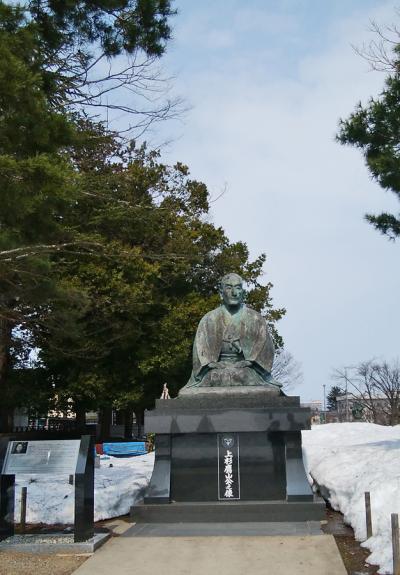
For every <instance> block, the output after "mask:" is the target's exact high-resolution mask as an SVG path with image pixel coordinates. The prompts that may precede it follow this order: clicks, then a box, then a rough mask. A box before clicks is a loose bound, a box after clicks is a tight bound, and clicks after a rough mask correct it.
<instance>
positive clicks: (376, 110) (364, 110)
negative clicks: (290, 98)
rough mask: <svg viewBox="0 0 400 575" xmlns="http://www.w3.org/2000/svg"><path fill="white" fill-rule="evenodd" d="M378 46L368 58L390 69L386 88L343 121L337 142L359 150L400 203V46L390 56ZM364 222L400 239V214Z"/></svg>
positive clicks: (382, 216) (382, 183) (369, 52)
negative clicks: (377, 50)
mask: <svg viewBox="0 0 400 575" xmlns="http://www.w3.org/2000/svg"><path fill="white" fill-rule="evenodd" d="M377 31H378V33H379V30H377ZM381 39H382V35H381ZM377 46H379V44H374V43H373V44H372V47H371V49H370V51H368V53H367V54H366V57H367V59H368V60H369V61H371V62H372V63H373V64H374V62H375V63H379V64H384V66H385V69H386V70H387V69H389V75H388V76H387V78H386V80H385V83H384V88H383V90H382V92H381V94H380V95H379V96H378V97H377V98H371V99H370V100H369V102H368V104H367V105H365V106H362V105H361V103H360V104H358V106H357V107H356V110H355V111H354V112H353V113H352V114H351V115H350V116H349V118H348V119H346V120H341V121H340V127H339V132H338V135H337V139H338V141H339V142H340V143H341V144H348V145H351V146H355V147H357V148H359V149H360V150H361V152H362V154H363V156H364V159H365V163H366V165H367V168H368V170H369V172H370V174H371V176H372V177H373V179H374V180H376V181H377V182H378V184H379V185H380V186H381V187H382V188H383V189H384V190H388V191H390V192H392V193H394V194H395V196H396V197H397V199H398V200H400V153H399V132H400V43H398V37H397V42H394V43H393V49H392V54H391V55H389V54H388V53H387V52H386V50H385V48H384V47H379V53H378V54H377V53H376V47H377ZM365 218H366V220H367V221H368V222H369V223H370V224H372V225H373V226H374V227H375V229H377V230H379V231H380V232H381V233H382V234H385V235H386V236H388V237H389V238H390V239H392V240H394V239H396V238H397V237H398V236H399V235H400V214H392V213H386V212H384V213H381V214H378V215H372V214H367V215H366V216H365Z"/></svg>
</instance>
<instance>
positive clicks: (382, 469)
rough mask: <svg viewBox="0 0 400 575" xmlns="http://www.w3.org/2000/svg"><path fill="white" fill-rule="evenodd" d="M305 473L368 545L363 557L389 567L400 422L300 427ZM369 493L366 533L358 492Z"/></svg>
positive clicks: (399, 481)
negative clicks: (392, 424)
mask: <svg viewBox="0 0 400 575" xmlns="http://www.w3.org/2000/svg"><path fill="white" fill-rule="evenodd" d="M302 437H303V457H304V465H305V468H306V471H307V472H308V474H309V475H310V476H311V478H313V479H314V480H315V481H316V482H317V483H318V484H319V485H323V486H325V487H326V488H327V489H328V490H329V492H330V499H329V501H330V503H331V505H332V507H333V508H334V509H336V510H338V511H341V513H343V515H344V520H345V522H346V523H348V524H350V525H351V526H352V527H353V529H354V532H355V536H356V538H357V540H359V541H363V543H362V545H363V547H366V548H367V549H369V550H370V551H371V555H370V556H369V557H368V562H369V563H371V564H376V565H379V573H381V574H390V573H392V569H393V567H392V542H391V522H390V515H391V513H398V514H399V515H400V425H397V426H395V427H386V426H382V425H375V424H373V423H361V422H360V423H328V424H326V425H319V426H315V427H314V428H313V429H312V430H311V431H303V432H302ZM365 491H369V492H370V493H371V510H372V532H373V536H372V537H370V538H369V539H367V540H365V539H366V536H367V535H366V524H365V504H364V492H365Z"/></svg>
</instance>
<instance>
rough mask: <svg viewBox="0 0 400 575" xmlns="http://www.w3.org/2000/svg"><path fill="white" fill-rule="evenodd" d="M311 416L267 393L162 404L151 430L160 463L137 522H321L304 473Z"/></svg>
mask: <svg viewBox="0 0 400 575" xmlns="http://www.w3.org/2000/svg"><path fill="white" fill-rule="evenodd" d="M309 421H310V410H309V409H308V408H302V407H300V403H299V398H298V397H286V396H280V395H274V394H271V393H270V392H268V391H267V390H265V392H264V390H262V389H261V390H260V389H259V388H258V389H255V390H254V393H253V391H252V390H247V391H246V393H243V390H240V392H239V391H238V392H237V393H235V392H233V393H230V394H229V395H226V394H221V393H212V392H211V393H210V392H209V393H201V392H200V390H199V391H198V392H197V393H196V394H193V396H190V395H185V396H182V397H180V398H177V399H170V400H157V402H156V409H155V410H153V411H150V412H147V413H146V417H145V431H146V432H153V433H155V434H156V440H155V450H156V451H155V455H156V457H155V465H154V471H153V475H152V478H151V481H150V484H149V487H148V489H147V492H146V494H145V498H144V504H143V505H139V506H136V507H134V508H133V509H132V516H133V518H134V520H135V521H137V522H147V523H150V522H156V523H157V522H159V523H162V522H172V523H173V522H176V521H178V522H181V521H187V522H201V521H219V522H220V521H227V522H229V521H233V522H235V521H310V520H318V519H322V517H323V511H324V505H323V504H322V503H321V502H320V501H316V500H315V498H314V495H313V493H312V491H311V488H310V486H309V483H308V481H307V478H306V474H305V471H304V466H303V460H302V451H301V430H302V429H309V427H310V424H309Z"/></svg>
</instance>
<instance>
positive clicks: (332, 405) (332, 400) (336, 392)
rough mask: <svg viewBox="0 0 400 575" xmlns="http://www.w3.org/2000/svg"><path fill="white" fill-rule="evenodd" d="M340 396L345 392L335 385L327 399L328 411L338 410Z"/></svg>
mask: <svg viewBox="0 0 400 575" xmlns="http://www.w3.org/2000/svg"><path fill="white" fill-rule="evenodd" d="M340 395H344V391H343V389H342V388H341V387H339V386H338V385H333V386H332V387H331V389H330V391H329V393H328V395H327V397H326V399H327V408H328V411H335V410H336V409H337V401H336V398H337V397H339V396H340Z"/></svg>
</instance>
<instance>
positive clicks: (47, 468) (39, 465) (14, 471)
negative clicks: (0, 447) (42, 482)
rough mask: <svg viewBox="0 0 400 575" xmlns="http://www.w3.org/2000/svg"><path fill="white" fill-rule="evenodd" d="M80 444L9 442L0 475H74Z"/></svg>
mask: <svg viewBox="0 0 400 575" xmlns="http://www.w3.org/2000/svg"><path fill="white" fill-rule="evenodd" d="M80 443H81V441H80V439H63V440H51V441H40V440H38V441H36V440H35V441H10V442H9V444H8V449H7V454H6V457H5V460H4V465H3V470H2V474H3V475H19V474H35V475H36V474H49V473H53V474H66V475H71V474H74V473H75V471H76V464H77V461H78V454H79V446H80Z"/></svg>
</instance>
